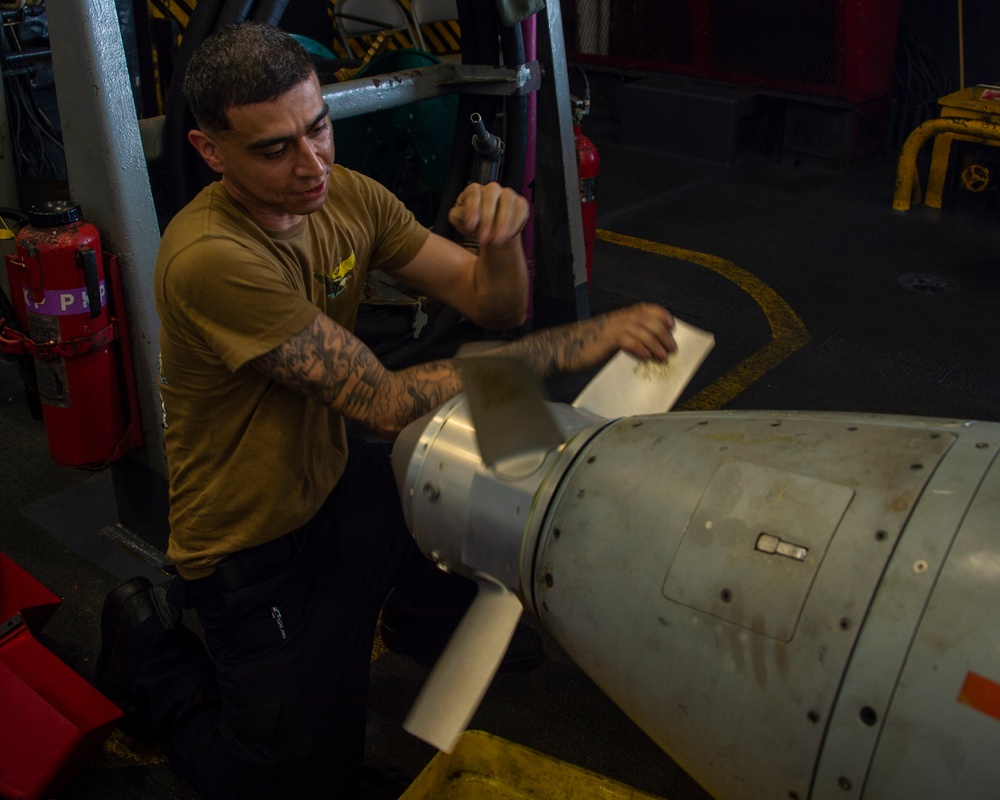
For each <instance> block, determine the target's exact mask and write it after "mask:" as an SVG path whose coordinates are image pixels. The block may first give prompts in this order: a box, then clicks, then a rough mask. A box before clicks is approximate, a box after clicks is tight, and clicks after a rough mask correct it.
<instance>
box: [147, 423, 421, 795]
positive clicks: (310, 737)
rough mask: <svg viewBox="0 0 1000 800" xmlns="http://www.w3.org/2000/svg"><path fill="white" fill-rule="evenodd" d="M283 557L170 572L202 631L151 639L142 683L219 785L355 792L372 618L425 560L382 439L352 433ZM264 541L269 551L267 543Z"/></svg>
mask: <svg viewBox="0 0 1000 800" xmlns="http://www.w3.org/2000/svg"><path fill="white" fill-rule="evenodd" d="M294 538H295V547H294V548H292V549H291V550H290V552H289V553H288V554H285V553H282V554H281V555H280V560H281V562H282V563H279V564H274V565H266V566H265V567H264V568H263V569H262V567H261V564H260V559H259V558H255V553H254V552H253V551H252V550H251V551H247V552H246V554H240V555H237V556H235V557H234V558H236V559H237V561H239V560H240V559H241V558H243V559H244V560H245V562H246V565H247V569H246V573H247V574H246V578H247V580H246V582H245V585H242V586H240V587H239V588H235V589H233V588H232V586H228V587H227V586H224V585H223V583H225V582H224V581H221V580H220V579H219V578H218V573H216V574H214V575H212V576H210V577H208V578H205V579H202V580H197V581H183V580H182V579H180V578H177V579H175V580H174V582H173V583H172V584H171V587H170V589H169V591H168V598H170V599H171V600H172V601H173V602H176V603H177V604H179V605H182V606H184V607H188V608H193V609H195V610H196V611H197V613H198V616H199V619H200V620H201V624H202V627H203V630H204V638H205V644H207V646H208V652H206V650H205V648H204V647H203V646H202V643H201V641H200V640H199V639H198V637H197V636H196V635H195V634H194V633H192V632H191V631H189V630H187V629H185V628H177V629H175V630H173V631H170V632H168V633H167V634H166V635H164V636H161V637H158V639H157V641H156V642H154V643H152V644H150V645H149V649H148V653H147V654H146V657H145V658H144V659H143V662H142V667H141V668H140V670H139V673H138V679H137V684H138V688H139V692H140V694H141V696H142V697H144V698H145V701H146V702H147V703H148V704H149V706H150V708H151V710H152V712H153V719H154V723H155V725H156V727H157V731H158V733H159V734H160V737H161V740H162V741H163V743H164V746H165V747H166V749H167V751H168V752H169V754H170V755H171V758H172V760H173V761H174V763H175V766H176V768H177V769H178V771H179V772H181V774H182V775H184V777H185V778H186V779H188V780H189V781H190V782H191V783H192V784H193V785H194V786H196V787H197V788H198V789H200V790H201V791H202V792H203V793H204V794H205V795H206V796H207V797H210V798H229V797H237V798H285V797H287V798H293V797H294V798H297V800H305V798H312V797H326V798H329V797H344V798H354V797H356V796H357V795H358V790H359V786H360V774H361V767H362V759H363V754H364V734H365V720H366V708H367V693H368V675H369V667H370V662H371V649H372V642H373V639H374V632H375V624H376V621H377V618H378V613H379V610H380V609H381V607H382V604H383V602H384V600H385V597H386V595H387V594H388V592H389V590H390V589H391V588H392V587H393V586H394V585H395V584H396V583H398V582H399V581H400V580H401V579H402V578H403V577H404V576H406V575H409V574H413V573H414V572H417V571H420V570H424V569H427V568H428V567H429V565H430V562H428V561H427V560H426V559H424V558H423V556H422V555H421V554H420V552H419V551H418V550H417V548H416V546H415V544H414V543H413V539H412V538H411V536H410V535H409V533H408V532H407V530H406V527H405V524H404V521H403V518H402V513H401V510H400V507H399V499H398V497H397V494H396V488H395V482H394V480H393V477H392V471H391V467H390V462H389V448H388V446H386V445H379V444H362V445H360V446H359V444H358V443H352V447H351V451H350V457H349V459H348V467H347V471H346V473H345V475H344V477H343V478H342V479H341V481H340V482H339V483H338V485H337V487H336V489H335V490H334V492H333V493H332V494H331V496H330V498H329V499H328V501H327V502H326V504H325V505H324V507H323V508H322V510H321V511H320V512H319V513H318V514H317V515H316V516H315V517H314V518H313V519H312V520H311V521H310V522H309V523H308V525H307V526H305V527H304V529H302V530H300V531H298V532H296V535H295V537H294ZM265 552H269V551H265Z"/></svg>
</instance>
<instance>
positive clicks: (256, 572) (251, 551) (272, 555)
mask: <svg viewBox="0 0 1000 800" xmlns="http://www.w3.org/2000/svg"><path fill="white" fill-rule="evenodd" d="M308 538H309V537H308V528H307V527H302V528H297V529H296V530H294V531H292V532H291V533H286V534H285V535H284V536H281V537H279V538H277V539H274V540H273V541H270V542H265V543H264V544H259V545H257V546H255V547H249V548H247V549H246V550H240V551H239V552H238V553H233V554H232V555H231V556H228V557H227V558H226V559H225V560H224V561H222V562H220V563H219V564H217V565H216V567H215V572H213V573H212V574H211V575H210V576H209V577H208V578H206V580H216V581H218V582H219V584H220V585H221V587H222V589H224V590H225V591H227V592H235V591H238V590H239V589H242V588H243V587H244V586H246V585H247V584H250V583H253V582H254V581H256V580H259V579H260V578H263V577H266V576H267V575H270V574H272V573H274V572H277V570H278V569H279V568H280V567H282V566H283V565H285V564H286V563H287V562H288V561H289V560H290V559H291V558H292V557H293V556H295V555H297V554H299V553H301V552H302V550H303V548H304V547H305V543H306V540H307V539H308Z"/></svg>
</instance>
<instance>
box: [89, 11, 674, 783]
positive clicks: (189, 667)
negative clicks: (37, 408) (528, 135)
mask: <svg viewBox="0 0 1000 800" xmlns="http://www.w3.org/2000/svg"><path fill="white" fill-rule="evenodd" d="M184 91H185V97H186V99H187V101H188V104H189V106H190V108H191V110H192V112H193V114H194V117H195V119H196V120H197V122H198V128H197V129H195V130H192V131H190V133H189V140H190V142H191V144H192V145H193V146H194V148H195V149H196V150H197V152H198V153H199V154H200V155H201V157H202V158H203V159H204V161H205V163H206V164H207V165H208V166H209V167H210V168H211V169H213V170H214V171H215V172H217V173H218V174H219V175H220V176H221V177H220V180H219V181H217V182H216V183H214V184H212V185H210V186H209V187H207V188H205V189H204V190H202V191H201V192H200V193H199V194H198V196H197V197H195V198H194V199H193V200H192V201H191V203H189V204H188V205H187V206H186V207H185V208H184V209H183V210H182V211H180V212H179V213H178V215H177V216H176V217H175V218H174V219H173V220H172V221H171V223H170V225H169V226H168V228H167V230H166V231H165V233H164V236H163V241H162V243H161V247H160V251H159V254H158V258H157V263H156V269H155V272H154V282H155V287H154V288H155V293H156V304H157V311H158V313H159V316H160V321H161V330H160V344H161V394H162V397H163V405H164V422H165V425H166V428H165V444H166V450H167V463H168V470H169V480H170V528H171V533H170V541H169V547H168V555H169V556H170V558H171V559H172V560H173V562H174V564H175V565H176V567H177V572H178V577H177V578H176V579H174V580H173V581H172V582H171V584H170V587H169V594H167V595H165V593H164V589H163V587H156V588H153V587H151V586H150V585H149V583H148V582H146V581H143V580H141V579H135V580H132V581H128V582H126V583H124V584H122V585H121V586H119V587H118V588H116V589H115V590H114V591H113V592H112V593H111V594H110V595H109V597H108V600H107V601H106V603H105V608H104V614H103V617H102V633H103V635H104V645H103V648H102V651H101V655H100V658H99V660H98V668H97V672H98V683H99V686H100V688H102V689H103V690H104V691H105V692H106V693H107V694H108V695H109V696H110V697H112V699H114V700H115V701H116V702H119V703H120V704H121V705H122V706H123V707H124V708H125V710H126V712H127V713H126V724H127V725H128V726H130V728H129V729H130V730H132V731H135V732H138V731H140V730H146V731H148V732H152V733H154V734H155V735H157V736H158V737H159V738H160V740H161V742H162V743H163V745H164V747H165V748H166V750H167V751H168V752H169V753H170V755H171V758H172V760H173V762H174V763H175V765H176V766H177V768H178V769H179V770H180V771H181V772H182V773H183V774H184V775H185V777H186V778H187V779H188V780H190V781H191V782H192V783H193V784H194V785H195V786H197V787H198V788H199V789H200V790H201V791H202V792H203V793H204V794H205V795H206V796H209V797H262V798H270V797H295V798H307V797H314V796H319V795H324V796H327V795H329V793H330V792H331V791H333V789H334V787H336V789H338V790H340V791H341V792H342V793H343V795H344V796H346V797H353V796H355V795H356V794H357V792H356V789H357V786H358V780H359V778H358V776H359V773H360V766H361V762H362V754H363V743H364V728H365V709H366V697H367V694H366V693H367V683H368V668H369V654H370V652H371V645H372V638H373V635H374V629H375V623H376V619H377V616H378V613H379V609H380V608H381V607H382V603H383V601H384V600H385V598H386V595H387V593H388V592H389V591H390V589H392V587H393V586H394V585H396V584H398V583H399V582H400V581H401V580H404V579H405V578H407V577H408V576H410V575H412V574H414V573H415V572H417V571H419V570H420V569H421V568H423V567H424V566H425V565H427V564H428V563H429V562H427V561H426V560H425V559H423V557H422V556H421V555H420V554H419V552H418V551H417V549H416V547H415V545H414V544H413V542H412V539H411V538H410V537H409V536H408V535H407V532H406V529H405V525H404V524H403V521H402V516H401V513H400V510H399V503H398V498H397V497H396V492H395V484H394V481H393V480H392V474H391V469H390V464H389V459H388V451H387V448H386V446H384V445H377V444H371V443H355V442H353V441H352V443H351V446H350V448H349V447H348V439H347V435H346V433H345V420H353V421H355V422H357V423H359V424H360V425H362V426H365V427H367V428H369V429H371V430H372V431H374V432H376V433H378V434H380V435H381V436H383V437H387V438H391V437H392V436H394V435H395V434H396V433H398V432H399V431H400V430H401V429H402V428H403V427H405V426H406V425H407V424H408V423H409V422H411V421H413V420H414V419H416V418H418V417H419V416H421V415H422V414H424V413H426V412H427V411H429V410H431V409H433V408H435V407H436V406H438V405H440V404H441V403H442V402H444V401H445V400H447V399H448V398H450V397H452V396H454V395H455V394H457V393H458V392H459V391H461V388H462V384H461V380H460V376H459V372H458V369H457V367H456V365H455V363H454V362H453V361H451V360H443V361H434V362H430V363H426V364H420V365H417V366H413V367H409V368H406V369H402V370H398V371H390V370H388V369H386V368H385V367H384V366H383V365H382V364H381V363H380V362H379V361H378V359H377V358H376V357H375V356H374V355H373V354H372V352H371V351H370V350H369V349H368V348H367V347H366V346H365V345H364V344H363V343H362V342H361V341H360V340H359V339H358V338H356V337H355V336H354V334H353V333H352V330H353V326H354V323H355V319H356V315H357V308H358V303H359V302H360V299H361V290H362V285H363V283H364V279H365V275H366V274H367V273H368V271H369V270H371V269H381V270H384V271H386V272H387V273H389V274H390V275H392V276H394V277H395V278H396V279H398V280H399V281H401V282H402V283H404V284H406V285H408V286H410V287H412V288H414V289H415V290H417V291H419V292H421V293H423V294H426V295H428V296H431V297H434V298H437V299H438V300H441V301H442V302H444V303H446V304H448V305H450V306H452V307H453V308H455V309H456V310H458V311H459V312H461V313H462V314H463V315H465V316H466V317H468V318H469V319H470V320H472V321H473V322H474V323H476V324H478V325H480V326H482V327H484V328H487V329H492V330H508V329H513V328H516V327H517V326H519V325H520V324H521V323H522V322H523V321H524V318H525V314H526V309H527V299H526V298H527V289H528V283H527V281H528V279H527V271H526V268H525V259H524V252H523V249H522V245H521V230H522V228H523V227H524V225H525V222H526V220H527V218H528V204H527V202H526V201H525V200H524V198H522V197H520V196H519V195H518V194H516V193H515V192H513V191H511V190H509V189H505V188H502V187H500V186H499V185H497V184H490V185H487V186H479V185H477V184H471V185H469V186H468V187H467V188H466V189H465V190H464V191H463V192H462V194H461V195H460V196H459V198H458V200H457V201H456V203H455V206H454V207H453V208H452V209H451V210H450V213H449V220H450V222H451V223H452V225H453V226H454V227H455V228H456V229H457V230H458V231H459V233H461V234H462V235H463V236H465V237H466V238H469V239H473V240H475V241H476V242H477V243H478V254H473V253H472V252H470V251H469V250H466V249H464V248H462V247H460V246H458V245H456V244H455V243H453V242H451V241H449V240H446V239H444V238H442V237H440V236H437V235H435V234H433V233H430V232H428V231H427V230H426V229H425V228H423V227H422V226H420V225H419V224H418V223H417V222H416V221H415V220H414V218H413V216H412V214H410V213H409V212H408V211H407V210H406V209H405V208H404V207H403V206H402V204H401V203H400V202H399V201H398V200H397V199H396V198H395V197H393V196H392V195H391V194H390V193H389V192H388V191H387V190H385V189H384V188H382V187H381V186H379V185H378V184H376V183H375V182H373V181H371V180H369V179H367V178H365V177H363V176H361V175H358V174H356V173H354V172H351V171H349V170H346V169H343V168H341V167H339V166H337V165H335V164H334V145H333V136H332V131H331V125H330V120H329V118H328V111H329V110H328V108H327V106H326V104H325V102H324V100H323V96H322V92H321V90H320V85H319V81H318V79H317V76H316V73H315V70H314V69H313V66H312V62H311V60H310V58H309V56H308V55H307V54H306V52H305V51H304V50H303V49H302V48H301V47H300V46H299V45H298V44H297V43H296V42H295V41H294V39H293V38H292V37H290V36H288V35H286V34H284V33H282V32H280V31H278V30H277V29H275V28H271V27H268V26H265V25H259V24H254V23H245V24H242V25H239V26H236V27H232V28H228V29H226V30H224V31H222V32H220V33H218V34H216V35H215V36H213V37H211V38H210V39H208V40H207V41H206V42H205V43H204V44H203V45H202V46H201V47H200V48H199V50H198V51H197V52H196V53H195V55H194V57H193V58H192V59H191V62H190V64H189V66H188V68H187V72H186V75H185V79H184ZM672 325H673V320H672V318H671V316H670V314H669V313H668V312H667V311H666V310H665V309H663V308H660V307H658V306H653V305H639V306H635V307H632V308H629V309H624V310H622V311H618V312H614V313H612V314H609V315H605V316H601V317H596V318H594V319H591V320H587V321H584V322H580V323H575V324H573V325H569V326H565V327H562V328H555V329H550V330H547V331H542V332H540V333H537V334H534V335H532V336H529V337H525V338H524V339H521V340H518V341H516V342H513V343H511V344H510V345H507V348H508V349H510V350H511V351H512V352H516V353H517V354H518V355H519V356H520V357H522V358H523V359H525V360H526V361H527V362H528V363H529V364H530V365H531V366H532V367H533V368H534V369H535V370H536V372H537V373H538V374H539V375H542V376H544V375H548V374H551V373H553V372H555V371H557V370H579V369H587V368H591V367H594V366H596V365H598V364H600V363H601V362H603V361H604V360H606V359H607V358H608V357H610V356H611V355H612V354H613V353H614V352H615V351H617V350H618V349H626V350H628V351H629V352H632V353H633V354H635V355H637V356H639V357H642V358H656V359H663V358H666V356H667V354H668V352H669V351H670V350H671V349H673V347H674V343H673V339H672V336H671V328H672ZM168 599H169V602H168ZM177 606H182V607H186V608H192V609H194V610H196V611H197V613H198V616H199V619H200V622H201V627H202V629H203V633H204V641H205V645H207V651H206V648H205V647H204V646H203V645H202V643H201V641H200V640H199V639H198V637H196V636H195V635H194V634H193V633H192V632H190V631H188V630H187V629H186V628H184V627H183V626H181V625H179V624H178V618H179V612H178V610H177Z"/></svg>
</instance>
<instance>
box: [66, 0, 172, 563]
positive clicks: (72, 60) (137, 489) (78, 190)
mask: <svg viewBox="0 0 1000 800" xmlns="http://www.w3.org/2000/svg"><path fill="white" fill-rule="evenodd" d="M47 14H48V19H49V37H50V41H51V45H52V65H53V69H54V71H55V79H56V93H57V99H58V103H59V116H60V119H61V121H62V130H63V140H64V144H65V148H66V168H67V175H68V178H69V190H70V196H71V197H72V198H73V200H75V201H76V202H78V203H79V204H80V206H81V207H82V209H83V214H84V217H85V218H86V219H87V220H89V221H91V222H93V223H94V224H96V225H97V226H98V228H99V229H100V231H101V236H102V242H103V244H104V246H105V248H106V249H107V250H109V251H110V252H112V253H115V254H116V255H117V256H118V258H119V260H120V263H121V269H122V283H123V289H124V293H125V305H126V308H125V314H126V316H127V318H128V323H129V326H130V329H131V339H132V350H133V354H134V359H135V377H136V384H137V387H138V391H139V395H140V396H139V403H140V415H141V418H142V427H143V436H144V439H145V446H144V447H143V448H141V449H139V450H136V451H133V452H132V453H131V454H130V455H128V456H126V457H125V458H124V459H123V460H122V461H120V462H118V463H117V464H115V465H114V466H113V467H112V475H113V478H114V482H115V496H116V499H117V503H118V514H119V522H120V524H121V525H123V526H125V527H126V528H127V529H128V530H130V531H133V532H135V533H136V534H138V535H139V536H141V537H142V538H143V539H145V540H147V541H149V542H152V543H154V544H156V545H158V546H163V547H165V546H166V533H167V516H166V513H167V494H166V474H167V472H166V459H165V457H164V454H163V429H162V413H161V406H160V397H159V389H158V387H159V380H158V378H159V369H158V366H157V359H158V356H159V349H160V347H159V333H158V332H159V322H158V320H157V316H156V308H155V305H154V300H153V264H154V262H155V259H156V249H157V247H158V246H159V242H160V231H159V226H158V224H157V218H156V210H155V207H154V204H153V195H152V191H151V189H150V184H149V173H148V171H147V168H146V159H145V156H144V154H143V149H142V143H141V141H140V138H139V125H138V120H137V117H136V110H135V104H134V101H133V94H132V87H131V82H130V80H129V72H128V68H127V66H126V61H125V50H124V47H123V45H122V38H121V33H120V30H119V26H118V15H117V10H116V7H115V2H114V0H59V2H57V3H49V4H48V6H47Z"/></svg>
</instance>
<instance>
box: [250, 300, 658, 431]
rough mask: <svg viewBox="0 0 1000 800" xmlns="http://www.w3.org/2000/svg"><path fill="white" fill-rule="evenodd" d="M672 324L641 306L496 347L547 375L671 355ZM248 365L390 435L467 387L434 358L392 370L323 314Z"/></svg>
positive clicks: (454, 366)
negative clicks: (614, 360) (628, 357)
mask: <svg viewBox="0 0 1000 800" xmlns="http://www.w3.org/2000/svg"><path fill="white" fill-rule="evenodd" d="M672 327H673V318H672V317H671V316H670V313H669V312H668V311H667V310H666V309H663V308H661V307H660V306H655V305H651V304H647V303H643V304H638V305H635V306H630V307H629V308H626V309H621V310H619V311H613V312H611V313H609V314H602V315H601V316H597V317H593V318H591V319H588V320H583V321H582V322H574V323H572V324H569V325H563V326H561V327H558V328H548V329H546V330H543V331H539V332H537V333H534V334H531V335H530V336H525V337H524V338H523V339H519V340H517V341H515V342H511V343H509V344H505V345H500V346H498V347H497V348H496V350H495V352H497V353H502V354H504V355H512V356H516V357H518V358H521V359H523V360H524V361H525V362H526V363H527V364H528V365H529V366H530V367H531V368H532V370H533V371H534V372H535V373H536V374H538V375H539V376H540V377H547V376H549V375H552V374H554V373H556V372H572V371H578V370H584V369H589V368H591V367H595V366H598V365H600V364H602V363H603V362H604V361H606V360H607V359H608V358H610V357H611V356H612V355H614V353H615V352H616V351H617V350H619V349H623V350H628V351H629V352H631V353H633V354H634V355H636V356H638V357H640V358H657V359H662V358H666V357H667V353H668V351H670V350H673V349H674V342H673V338H672V337H671V335H670V330H671V328H672ZM250 363H251V365H252V366H253V367H254V368H256V369H258V370H260V371H261V372H263V373H264V374H265V375H267V376H268V377H270V378H272V379H273V380H276V381H278V382H280V383H283V384H285V385H286V386H291V387H292V388H295V389H298V390H299V391H302V392H304V393H306V394H309V395H311V396H313V397H315V398H316V399H317V400H318V401H319V402H321V403H324V404H325V405H328V406H330V407H331V408H333V409H336V410H337V411H339V412H340V413H341V414H343V415H344V416H345V417H348V418H349V419H353V420H357V421H358V422H360V423H362V424H364V425H367V426H368V427H369V428H371V429H372V430H374V431H377V432H378V433H381V434H384V435H389V436H394V435H395V434H397V433H399V431H401V430H402V429H403V428H405V427H406V426H407V425H408V424H409V423H410V422H412V421H413V420H415V419H416V418H417V417H419V416H421V415H423V414H426V413H427V412H428V411H430V410H432V409H434V408H437V407H438V406H439V405H441V404H442V403H443V402H445V401H446V400H448V399H450V398H451V397H453V396H454V395H456V394H458V393H459V392H460V391H462V381H461V375H460V372H459V363H460V362H458V361H454V360H445V361H430V362H428V363H426V364H417V365H416V366H413V367H408V368H407V369H403V370H398V371H395V372H394V371H391V370H387V369H386V368H385V367H384V366H382V364H381V362H379V360H378V359H377V358H376V357H375V354H374V353H372V351H371V350H369V349H368V348H367V347H366V346H365V344H364V343H363V342H362V341H361V340H360V339H358V338H357V337H356V336H354V335H353V334H351V333H350V332H349V331H347V330H346V329H345V328H343V327H341V326H340V325H338V324H337V323H335V322H334V321H333V320H331V319H330V318H329V317H327V316H326V315H324V314H319V315H318V316H317V317H316V319H314V320H313V321H312V322H311V323H310V324H309V325H308V326H307V327H306V328H305V329H304V330H303V331H301V332H300V333H298V334H296V335H295V336H293V337H292V338H291V339H289V340H288V341H287V342H285V343H284V344H281V345H278V347H276V348H274V349H273V350H271V351H270V352H269V353H265V354H264V355H262V356H260V357H258V358H256V359H254V360H253V361H251V362H250Z"/></svg>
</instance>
